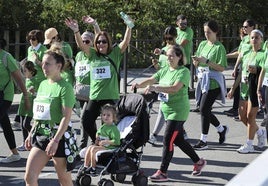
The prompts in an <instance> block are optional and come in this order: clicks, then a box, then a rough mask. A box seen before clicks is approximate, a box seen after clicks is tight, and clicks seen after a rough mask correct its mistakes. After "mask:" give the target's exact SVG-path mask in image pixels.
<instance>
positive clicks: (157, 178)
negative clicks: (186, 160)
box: [149, 170, 168, 182]
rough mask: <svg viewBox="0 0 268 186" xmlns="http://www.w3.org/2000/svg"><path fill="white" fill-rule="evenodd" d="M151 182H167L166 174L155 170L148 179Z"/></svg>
mask: <svg viewBox="0 0 268 186" xmlns="http://www.w3.org/2000/svg"><path fill="white" fill-rule="evenodd" d="M149 178H150V180H151V181H152V182H164V181H168V177H167V174H166V173H163V172H162V171H161V170H157V171H156V173H154V174H153V175H152V176H150V177H149Z"/></svg>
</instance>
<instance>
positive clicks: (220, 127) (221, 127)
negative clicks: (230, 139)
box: [216, 124, 224, 132]
mask: <svg viewBox="0 0 268 186" xmlns="http://www.w3.org/2000/svg"><path fill="white" fill-rule="evenodd" d="M216 129H217V131H218V132H222V131H224V128H223V126H222V125H221V124H220V125H219V126H217V127H216Z"/></svg>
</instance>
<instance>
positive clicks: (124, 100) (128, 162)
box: [76, 94, 149, 186]
mask: <svg viewBox="0 0 268 186" xmlns="http://www.w3.org/2000/svg"><path fill="white" fill-rule="evenodd" d="M117 111H118V119H119V121H120V122H119V124H118V125H117V128H118V129H119V131H120V135H121V136H120V138H121V145H120V146H119V148H117V149H116V150H109V152H107V150H104V151H99V152H98V153H96V160H97V162H98V165H102V166H104V168H103V170H102V171H101V172H100V179H99V182H98V185H106V186H107V185H114V184H113V182H112V181H111V180H108V179H104V178H102V176H103V175H105V174H108V173H110V174H111V179H112V180H113V181H118V182H121V183H122V182H124V180H125V178H126V175H127V174H131V175H132V182H133V185H135V186H136V185H137V186H138V185H139V186H147V184H148V179H147V177H146V176H145V175H143V173H142V171H141V170H140V162H141V157H142V154H143V146H144V145H145V143H146V142H147V141H148V139H149V114H148V112H147V111H148V110H147V104H146V101H145V99H144V98H143V96H141V95H139V94H127V95H125V96H122V97H121V99H120V100H119V102H118V104H117ZM91 176H92V174H91V175H90V172H88V171H85V169H83V168H82V167H81V168H80V169H79V170H78V176H77V180H76V183H77V184H78V185H82V186H84V185H90V184H91Z"/></svg>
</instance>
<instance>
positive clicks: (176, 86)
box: [149, 82, 184, 94]
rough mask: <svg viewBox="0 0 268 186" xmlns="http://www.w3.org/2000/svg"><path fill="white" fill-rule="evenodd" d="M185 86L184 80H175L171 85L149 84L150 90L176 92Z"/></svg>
mask: <svg viewBox="0 0 268 186" xmlns="http://www.w3.org/2000/svg"><path fill="white" fill-rule="evenodd" d="M183 86H184V84H183V83H182V82H175V83H174V84H173V85H171V86H160V85H151V86H149V91H155V92H164V93H168V94H174V93H176V92H178V91H179V90H180V89H181V88H182V87H183Z"/></svg>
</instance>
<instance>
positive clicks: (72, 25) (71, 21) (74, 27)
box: [65, 17, 79, 32]
mask: <svg viewBox="0 0 268 186" xmlns="http://www.w3.org/2000/svg"><path fill="white" fill-rule="evenodd" d="M65 24H66V25H67V26H68V27H69V28H70V29H72V30H73V31H74V32H78V31H79V26H78V22H77V20H75V19H72V18H71V17H68V18H66V19H65Z"/></svg>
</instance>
